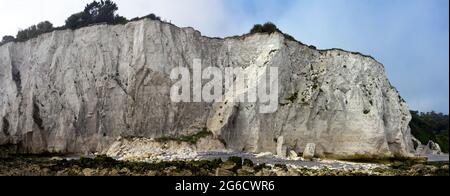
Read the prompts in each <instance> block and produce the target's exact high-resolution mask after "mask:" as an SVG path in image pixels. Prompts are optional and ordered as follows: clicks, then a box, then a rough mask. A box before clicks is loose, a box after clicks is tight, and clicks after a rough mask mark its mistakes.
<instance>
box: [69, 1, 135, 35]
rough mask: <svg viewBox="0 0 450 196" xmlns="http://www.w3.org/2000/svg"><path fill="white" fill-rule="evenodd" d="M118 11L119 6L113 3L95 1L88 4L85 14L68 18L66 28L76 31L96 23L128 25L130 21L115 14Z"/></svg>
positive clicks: (81, 13) (77, 14)
mask: <svg viewBox="0 0 450 196" xmlns="http://www.w3.org/2000/svg"><path fill="white" fill-rule="evenodd" d="M118 9H119V8H118V7H117V4H116V3H114V2H113V1H110V0H101V1H94V2H92V3H90V4H87V5H86V7H85V8H84V11H83V12H80V13H76V14H73V15H72V16H70V17H69V18H67V20H66V27H68V28H71V29H76V28H80V27H84V26H87V25H90V24H96V23H108V24H121V23H126V22H127V21H128V20H127V19H126V18H125V17H122V16H119V15H116V14H115V12H116V11H117V10H118Z"/></svg>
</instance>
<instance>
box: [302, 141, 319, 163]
mask: <svg viewBox="0 0 450 196" xmlns="http://www.w3.org/2000/svg"><path fill="white" fill-rule="evenodd" d="M315 153H316V144H314V143H308V144H307V145H306V147H305V150H304V151H303V156H302V157H303V158H304V159H308V160H311V159H312V158H314V155H315Z"/></svg>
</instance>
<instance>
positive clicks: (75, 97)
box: [0, 19, 413, 156]
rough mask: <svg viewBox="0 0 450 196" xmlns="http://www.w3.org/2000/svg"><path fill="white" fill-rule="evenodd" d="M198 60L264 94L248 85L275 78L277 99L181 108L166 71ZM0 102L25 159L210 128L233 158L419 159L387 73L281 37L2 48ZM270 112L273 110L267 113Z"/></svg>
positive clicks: (127, 38)
mask: <svg viewBox="0 0 450 196" xmlns="http://www.w3.org/2000/svg"><path fill="white" fill-rule="evenodd" d="M194 59H199V60H201V62H202V67H203V68H206V67H216V68H219V69H220V70H221V71H222V72H224V71H225V68H227V67H232V68H245V69H243V71H242V72H243V74H247V75H249V76H250V77H249V82H251V83H252V84H262V83H266V84H267V82H266V81H264V80H263V79H265V78H266V77H259V76H260V75H255V74H251V73H258V74H264V73H268V72H270V69H271V68H278V74H273V75H272V76H275V75H278V79H275V77H271V79H270V80H269V82H270V83H271V84H275V83H277V82H278V84H277V85H274V86H279V89H280V90H279V92H278V95H277V96H274V98H276V99H274V100H273V101H271V102H267V103H264V102H261V101H258V102H257V103H236V102H233V100H234V99H235V98H236V95H234V93H233V92H231V91H230V92H224V94H225V97H226V98H227V100H225V101H224V102H217V103H210V102H186V103H184V102H183V103H174V102H172V101H171V98H170V92H171V88H172V87H173V85H174V84H175V82H176V81H173V80H171V79H170V74H171V71H172V70H173V69H175V68H178V66H182V67H186V68H189V70H192V68H193V67H194ZM180 62H182V64H180ZM195 62H198V61H195ZM390 66H394V65H390ZM272 78H273V79H272ZM202 82H203V83H202V84H203V85H204V84H206V83H207V82H209V81H206V80H204V81H202ZM250 87H253V86H249V88H245V87H242V88H239V89H238V90H239V92H241V93H240V94H246V92H249V91H250V89H253V88H250ZM189 89H191V88H189ZM271 90H275V89H271ZM0 92H1V93H0V100H1V101H0V108H1V109H0V128H2V130H3V131H0V145H4V144H13V145H15V144H17V145H18V148H16V149H18V151H23V152H22V153H41V152H59V153H87V152H91V151H95V152H105V151H108V149H109V148H110V147H111V145H112V144H113V143H114V142H115V140H116V139H117V138H118V137H120V136H123V137H124V138H127V137H133V136H139V137H146V138H161V137H175V136H179V135H187V134H190V133H195V132H198V131H199V130H202V129H204V128H206V129H207V130H210V131H212V132H213V133H214V138H216V139H218V140H220V141H221V142H222V143H223V144H224V146H226V148H227V149H229V150H236V151H242V150H243V149H244V151H246V152H252V153H259V152H275V151H276V153H277V154H278V155H280V156H285V155H286V154H285V153H286V152H285V151H284V149H283V145H284V146H287V147H291V146H296V145H297V146H305V145H306V142H313V143H316V147H317V149H316V150H317V151H316V152H318V153H321V154H327V155H353V154H369V155H380V154H382V155H402V156H408V155H410V154H409V153H410V152H411V150H412V148H413V147H412V146H413V145H412V142H411V134H410V129H409V127H408V124H409V122H410V119H411V115H410V112H409V109H408V106H407V104H406V103H405V102H404V101H403V100H402V98H401V96H400V95H399V94H398V92H397V91H396V90H395V88H394V87H392V86H391V83H390V82H389V80H388V78H387V77H386V74H385V68H384V66H383V65H382V64H381V63H379V62H377V61H376V60H375V59H373V58H372V57H370V56H366V55H362V54H359V53H353V52H347V51H343V50H339V49H330V50H316V49H314V48H310V47H308V46H306V45H303V44H301V43H299V42H295V41H291V40H289V39H286V38H285V36H284V35H282V34H281V33H278V32H275V33H272V34H253V35H246V36H245V39H244V37H231V38H225V39H215V38H214V39H213V38H209V37H205V36H202V35H201V33H200V32H198V31H196V30H194V29H192V28H179V27H176V26H174V25H172V24H167V23H164V22H160V21H155V20H148V19H142V20H138V21H133V22H129V23H127V24H126V25H105V24H100V25H91V26H89V27H85V28H81V29H77V30H69V29H67V30H57V31H53V32H51V33H46V34H43V35H40V36H38V37H37V38H36V39H32V40H29V41H26V42H17V43H13V42H11V43H7V44H5V45H2V46H0ZM274 93H275V91H274ZM240 94H239V95H240ZM230 100H231V101H230ZM270 103H272V104H270ZM268 104H270V105H274V106H276V107H273V108H272V109H273V110H267V111H265V112H267V113H262V112H263V109H264V106H267V105H268ZM336 111H338V112H336ZM271 112H273V113H271ZM9 125H11V126H9ZM12 125H14V126H12ZM274 131H276V132H277V133H276V134H277V136H282V137H284V142H280V141H278V142H277V141H276V138H273V137H274ZM350 136H351V137H350ZM274 139H275V140H274ZM124 143H127V142H124ZM128 144H129V145H133V144H130V143H127V144H126V145H128ZM214 146H215V145H214ZM160 148H164V146H161V147H160ZM169 148H170V147H169ZM132 153H134V152H132Z"/></svg>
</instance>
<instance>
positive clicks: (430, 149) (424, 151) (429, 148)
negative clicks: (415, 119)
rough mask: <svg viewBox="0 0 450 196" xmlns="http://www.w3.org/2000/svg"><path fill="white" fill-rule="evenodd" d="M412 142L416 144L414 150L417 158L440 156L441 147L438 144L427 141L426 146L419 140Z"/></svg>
mask: <svg viewBox="0 0 450 196" xmlns="http://www.w3.org/2000/svg"><path fill="white" fill-rule="evenodd" d="M413 142H414V143H416V144H417V147H416V149H415V151H416V155H417V156H427V155H440V154H442V150H441V147H440V146H439V144H437V143H435V142H433V141H431V140H430V141H429V142H428V144H427V145H423V144H421V143H420V141H419V140H417V139H415V138H413Z"/></svg>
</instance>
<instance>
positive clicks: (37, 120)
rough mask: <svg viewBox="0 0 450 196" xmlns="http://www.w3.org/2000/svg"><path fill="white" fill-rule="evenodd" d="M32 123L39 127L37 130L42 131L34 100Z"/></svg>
mask: <svg viewBox="0 0 450 196" xmlns="http://www.w3.org/2000/svg"><path fill="white" fill-rule="evenodd" d="M33 122H34V123H35V124H36V125H37V126H38V127H39V129H41V130H43V129H44V125H43V122H42V118H41V114H40V110H39V106H38V104H37V103H36V101H35V100H33Z"/></svg>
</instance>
